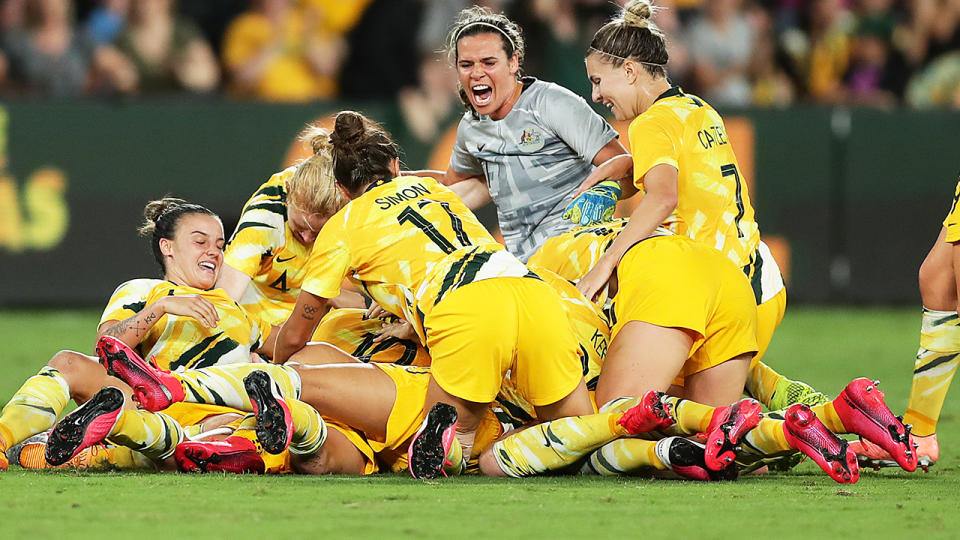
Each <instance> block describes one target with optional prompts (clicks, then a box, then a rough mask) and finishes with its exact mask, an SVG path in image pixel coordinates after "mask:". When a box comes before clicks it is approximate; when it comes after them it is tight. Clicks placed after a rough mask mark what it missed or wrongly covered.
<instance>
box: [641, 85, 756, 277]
mask: <svg viewBox="0 0 960 540" xmlns="http://www.w3.org/2000/svg"><path fill="white" fill-rule="evenodd" d="M629 133H630V152H631V153H632V154H633V178H634V183H635V184H636V186H637V188H638V189H641V190H643V177H644V175H646V174H647V172H648V171H649V170H650V169H651V168H653V167H654V166H656V165H660V164H666V165H670V166H672V167H675V168H676V169H677V170H678V171H679V176H678V185H677V191H678V195H679V197H678V202H677V208H676V210H675V211H674V215H672V216H671V217H670V218H669V219H668V223H667V224H665V225H667V226H668V228H669V229H670V230H671V231H673V232H675V233H677V234H681V235H684V236H688V237H690V238H693V239H694V240H697V241H698V242H701V243H703V244H706V245H708V246H712V247H714V248H716V249H717V250H719V251H720V252H721V253H723V254H724V255H725V256H726V257H727V258H729V259H730V260H731V261H733V262H734V264H736V265H737V266H739V267H741V268H745V272H746V273H747V275H748V276H752V275H753V271H752V270H750V269H749V268H746V267H748V266H750V265H751V264H753V262H754V261H755V260H756V258H757V255H756V250H757V243H758V242H759V241H760V232H759V229H758V227H757V224H756V222H755V221H754V219H753V206H751V205H750V195H749V193H748V192H747V186H746V181H745V179H744V178H743V176H742V174H741V172H740V169H739V167H738V165H737V157H736V156H735V155H734V153H733V148H732V147H731V146H730V143H729V141H728V140H727V134H726V129H725V128H724V125H723V120H722V119H721V118H720V115H719V114H717V112H716V111H715V110H713V108H712V107H710V106H709V105H707V104H706V103H704V102H703V100H701V99H700V98H698V97H696V96H693V95H690V94H685V93H683V91H682V90H680V88H679V87H672V88H670V90H668V91H666V92H664V93H663V94H662V95H661V96H660V97H658V98H657V100H656V101H655V102H654V103H653V105H652V106H651V107H650V108H649V109H647V110H646V111H645V112H644V113H643V114H641V115H640V116H638V117H636V118H635V119H634V120H633V122H631V124H630V131H629Z"/></svg>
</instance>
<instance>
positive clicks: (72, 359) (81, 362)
mask: <svg viewBox="0 0 960 540" xmlns="http://www.w3.org/2000/svg"><path fill="white" fill-rule="evenodd" d="M94 364H95V365H97V366H99V365H100V364H99V363H97V362H94V361H93V360H91V359H90V357H88V356H86V355H83V354H80V353H78V352H74V351H60V352H58V353H57V354H55V355H53V358H51V359H50V361H49V362H47V365H48V366H50V367H52V368H53V369H55V370H57V371H59V372H60V374H61V375H63V376H64V378H69V377H71V376H73V375H77V374H79V373H81V372H83V371H84V370H86V369H89V368H90V367H92V366H93V365H94Z"/></svg>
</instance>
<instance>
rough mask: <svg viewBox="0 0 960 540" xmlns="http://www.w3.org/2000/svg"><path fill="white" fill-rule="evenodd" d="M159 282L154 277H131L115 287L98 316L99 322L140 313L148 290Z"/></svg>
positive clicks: (122, 318)
mask: <svg viewBox="0 0 960 540" xmlns="http://www.w3.org/2000/svg"><path fill="white" fill-rule="evenodd" d="M157 283H159V281H158V280H156V279H133V280H130V281H128V282H126V283H123V284H121V285H120V286H119V287H117V290H115V291H114V292H113V295H112V296H111V297H110V300H109V301H108V302H107V307H105V308H104V309H103V314H102V315H101V316H100V322H99V323H98V326H99V325H100V324H103V323H105V322H107V321H122V320H124V319H127V318H129V317H132V316H133V315H136V314H137V313H140V310H142V309H143V308H144V307H146V305H147V299H148V298H149V297H150V292H151V291H152V290H153V288H154V287H155V286H156V285H157Z"/></svg>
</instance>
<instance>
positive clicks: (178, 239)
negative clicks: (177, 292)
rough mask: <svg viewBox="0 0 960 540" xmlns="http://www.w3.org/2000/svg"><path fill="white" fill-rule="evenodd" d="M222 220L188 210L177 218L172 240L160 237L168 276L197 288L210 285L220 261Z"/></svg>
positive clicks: (182, 283) (214, 281)
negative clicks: (190, 212) (188, 211)
mask: <svg viewBox="0 0 960 540" xmlns="http://www.w3.org/2000/svg"><path fill="white" fill-rule="evenodd" d="M225 242H226V240H225V239H224V236H223V224H222V223H220V219H219V218H217V217H215V216H210V215H206V214H187V215H185V216H183V217H181V218H180V220H179V222H178V223H177V225H176V230H175V233H174V237H173V239H172V240H169V239H166V238H164V239H161V240H160V250H161V252H162V253H163V254H164V257H165V259H166V275H165V276H164V277H165V278H166V279H167V280H169V281H172V282H174V283H176V284H178V285H186V286H188V287H194V288H197V289H202V290H207V289H212V288H213V287H214V285H216V283H217V277H218V276H219V275H220V268H221V266H222V265H223V246H224V244H225Z"/></svg>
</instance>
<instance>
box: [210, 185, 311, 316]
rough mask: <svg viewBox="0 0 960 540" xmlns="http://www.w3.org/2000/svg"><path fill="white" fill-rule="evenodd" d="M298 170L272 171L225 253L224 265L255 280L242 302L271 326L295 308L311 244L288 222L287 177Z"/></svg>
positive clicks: (243, 216) (242, 304) (255, 194)
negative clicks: (297, 235)
mask: <svg viewBox="0 0 960 540" xmlns="http://www.w3.org/2000/svg"><path fill="white" fill-rule="evenodd" d="M295 169H296V166H293V167H290V168H288V169H285V170H283V171H281V172H278V173H276V174H274V175H273V176H271V177H270V179H269V180H267V182H266V183H265V184H263V185H262V186H260V188H259V189H258V190H257V191H256V193H254V194H253V196H252V197H250V200H249V201H247V204H246V205H244V207H243V213H242V214H241V215H240V222H239V223H237V228H236V230H235V231H234V233H233V236H232V237H231V238H230V241H229V242H228V243H227V247H226V249H225V251H224V254H223V261H224V263H226V264H228V265H230V266H231V267H233V268H235V269H237V270H239V271H240V272H243V273H244V274H246V275H247V276H250V278H251V280H252V281H251V283H250V285H249V286H248V287H247V290H246V291H245V292H244V294H243V297H242V298H241V299H240V305H241V306H243V308H244V309H245V310H246V311H247V312H248V313H249V314H250V315H251V316H254V317H257V318H259V319H262V320H263V321H264V322H265V323H266V324H268V325H272V326H277V325H280V324H283V322H284V321H285V320H287V317H288V316H289V315H290V312H292V311H293V306H294V305H296V303H297V295H298V294H300V284H301V283H302V281H303V275H304V265H305V264H306V262H307V259H308V258H309V257H310V249H311V247H312V246H308V245H304V244H303V243H302V242H300V241H299V240H298V239H297V238H296V237H295V236H294V235H293V233H292V232H290V227H288V226H287V190H286V181H287V180H288V179H289V178H290V177H291V176H293V173H294V170H295Z"/></svg>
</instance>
